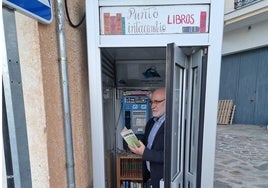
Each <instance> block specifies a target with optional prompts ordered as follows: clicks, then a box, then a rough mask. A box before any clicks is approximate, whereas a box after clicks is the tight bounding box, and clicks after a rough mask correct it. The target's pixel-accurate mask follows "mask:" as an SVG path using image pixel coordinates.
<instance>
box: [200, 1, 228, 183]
mask: <svg viewBox="0 0 268 188" xmlns="http://www.w3.org/2000/svg"><path fill="white" fill-rule="evenodd" d="M210 10H211V14H210V15H211V19H210V46H209V49H208V65H207V81H206V84H207V85H206V98H205V101H206V103H205V117H204V134H203V155H202V175H201V187H202V188H208V187H213V183H214V161H215V148H216V147H215V146H216V127H217V106H218V93H219V77H220V65H221V46H222V35H223V20H224V1H223V0H221V1H218V0H214V1H212V2H211V9H210Z"/></svg>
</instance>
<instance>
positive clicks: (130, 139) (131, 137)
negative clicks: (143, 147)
mask: <svg viewBox="0 0 268 188" xmlns="http://www.w3.org/2000/svg"><path fill="white" fill-rule="evenodd" d="M120 134H121V136H122V137H123V138H124V140H125V141H126V142H127V144H128V145H130V146H134V145H133V143H134V144H135V145H136V146H137V147H140V143H139V140H138V138H137V137H136V135H135V134H134V132H133V131H132V129H127V128H126V127H125V128H124V129H123V130H122V131H121V133H120Z"/></svg>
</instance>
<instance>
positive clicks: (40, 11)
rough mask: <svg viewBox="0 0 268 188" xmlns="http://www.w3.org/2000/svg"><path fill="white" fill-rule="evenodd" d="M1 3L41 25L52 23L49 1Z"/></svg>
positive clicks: (20, 0) (30, 0)
mask: <svg viewBox="0 0 268 188" xmlns="http://www.w3.org/2000/svg"><path fill="white" fill-rule="evenodd" d="M3 3H4V4H6V5H8V6H11V7H12V8H14V9H15V10H17V11H19V12H21V13H22V14H25V15H26V16H30V17H32V18H35V19H37V20H38V21H40V22H42V23H46V24H48V23H51V21H52V18H53V16H52V6H51V0H3Z"/></svg>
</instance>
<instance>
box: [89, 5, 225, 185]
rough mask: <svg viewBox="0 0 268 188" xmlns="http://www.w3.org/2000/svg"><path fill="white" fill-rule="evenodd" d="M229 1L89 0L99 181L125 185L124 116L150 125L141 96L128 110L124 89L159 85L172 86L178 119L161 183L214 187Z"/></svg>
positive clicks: (172, 117) (169, 99) (169, 131)
mask: <svg viewBox="0 0 268 188" xmlns="http://www.w3.org/2000/svg"><path fill="white" fill-rule="evenodd" d="M223 8H224V1H216V0H199V1H197V0H192V1H181V0H172V1H171V0H168V1H164V2H163V1H159V0H153V1H148V2H147V1H140V0H133V1H113V0H92V1H86V21H87V22H86V23H87V45H88V46H87V47H88V49H87V50H88V71H89V92H90V109H91V110H90V113H91V131H92V143H91V144H92V150H93V153H92V157H93V183H94V187H95V188H99V187H107V188H109V187H121V186H122V185H121V183H122V182H123V181H121V180H120V179H119V180H117V181H115V179H116V174H117V173H118V169H117V167H116V163H117V162H118V161H117V160H116V157H117V155H118V153H119V152H120V151H121V150H124V147H123V141H122V138H121V137H120V134H119V133H120V130H121V129H122V127H123V126H124V124H125V122H124V121H122V119H123V118H122V116H123V115H124V116H127V117H124V118H125V121H129V122H130V120H129V119H127V118H128V117H130V116H129V115H133V117H136V121H137V122H138V125H139V127H137V131H139V130H140V133H142V130H143V129H142V128H143V126H142V124H144V122H145V120H146V119H147V116H146V119H145V116H144V114H149V111H148V109H146V110H143V111H142V110H141V109H142V106H139V105H136V104H131V107H130V109H128V110H127V111H124V113H125V114H122V111H123V108H124V109H127V108H129V106H126V104H125V106H123V105H122V103H121V101H122V98H124V93H125V92H127V91H143V92H144V91H146V92H148V93H150V92H151V91H153V90H154V89H155V88H158V87H166V90H167V94H166V106H167V109H166V114H167V119H166V124H168V125H172V126H167V127H166V128H165V151H166V152H165V159H166V160H165V163H164V174H165V175H164V179H163V180H161V182H160V187H162V188H164V187H165V188H169V187H172V188H173V187H174V188H175V187H176V188H177V187H187V188H199V187H201V188H208V187H213V173H214V163H213V161H214V155H215V142H216V140H215V139H216V122H217V121H216V119H217V103H218V89H219V75H220V62H221V45H222V34H223ZM147 71H153V73H154V74H153V76H152V75H150V74H149V75H148V74H147V73H148V72H147ZM150 73H152V72H150ZM156 73H157V74H156ZM148 96H149V95H148ZM132 99H133V100H134V99H135V100H136V97H135V96H133V97H132ZM132 99H130V100H132ZM135 100H134V101H135ZM137 101H139V102H140V101H141V100H140V98H139V99H137ZM145 103H146V102H144V104H145ZM137 104H138V103H137ZM134 107H135V108H137V110H138V111H139V112H138V111H137V110H133V109H132V108H134ZM143 107H144V108H145V106H143ZM132 112H133V114H129V113H132ZM134 113H135V114H134ZM123 120H124V119H123ZM137 181H138V180H137ZM122 184H123V183H122Z"/></svg>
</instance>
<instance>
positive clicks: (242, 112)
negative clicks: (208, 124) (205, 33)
mask: <svg viewBox="0 0 268 188" xmlns="http://www.w3.org/2000/svg"><path fill="white" fill-rule="evenodd" d="M224 21H225V26H224V36H223V48H222V55H223V56H222V65H221V79H220V95H219V99H232V100H233V101H234V104H235V105H236V110H235V113H234V120H233V123H235V124H254V125H267V124H268V115H267V114H268V108H267V105H268V100H267V97H266V96H267V94H266V91H267V90H268V84H267V83H268V79H267V76H266V75H267V72H268V37H267V36H266V35H267V30H268V1H267V0H261V1H260V0H255V1H246V0H234V1H232V0H230V1H229V0H228V1H226V2H225V19H224Z"/></svg>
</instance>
